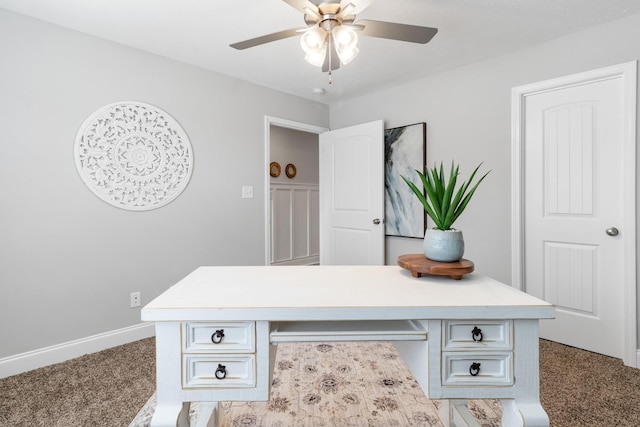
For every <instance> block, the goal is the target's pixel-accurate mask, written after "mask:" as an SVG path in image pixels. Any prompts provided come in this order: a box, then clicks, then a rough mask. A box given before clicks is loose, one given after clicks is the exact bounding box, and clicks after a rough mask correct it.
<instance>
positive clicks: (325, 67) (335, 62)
mask: <svg viewBox="0 0 640 427" xmlns="http://www.w3.org/2000/svg"><path fill="white" fill-rule="evenodd" d="M329 56H331V71H335V70H337V69H338V68H340V58H339V57H338V52H336V50H335V49H334V47H333V46H329V55H327V57H326V58H325V60H324V64H322V72H323V73H326V72H327V71H329Z"/></svg>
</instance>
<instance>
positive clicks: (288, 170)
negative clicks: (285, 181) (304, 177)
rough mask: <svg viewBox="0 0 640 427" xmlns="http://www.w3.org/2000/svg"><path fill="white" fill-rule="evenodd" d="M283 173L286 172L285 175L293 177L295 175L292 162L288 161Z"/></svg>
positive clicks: (295, 171)
mask: <svg viewBox="0 0 640 427" xmlns="http://www.w3.org/2000/svg"><path fill="white" fill-rule="evenodd" d="M284 173H286V174H287V177H289V178H293V177H295V176H296V173H297V170H296V167H295V165H294V164H293V163H289V164H288V165H287V167H286V168H284Z"/></svg>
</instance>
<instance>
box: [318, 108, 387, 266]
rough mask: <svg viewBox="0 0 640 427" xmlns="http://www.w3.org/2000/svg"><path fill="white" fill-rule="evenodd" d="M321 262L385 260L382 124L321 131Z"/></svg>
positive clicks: (372, 262) (366, 263) (367, 124)
mask: <svg viewBox="0 0 640 427" xmlns="http://www.w3.org/2000/svg"><path fill="white" fill-rule="evenodd" d="M319 143H320V264H333V265H383V264H384V223H383V222H384V217H383V215H384V124H383V122H382V120H379V121H375V122H370V123H365V124H361V125H357V126H352V127H348V128H344V129H338V130H334V131H330V132H325V133H323V134H320V141H319Z"/></svg>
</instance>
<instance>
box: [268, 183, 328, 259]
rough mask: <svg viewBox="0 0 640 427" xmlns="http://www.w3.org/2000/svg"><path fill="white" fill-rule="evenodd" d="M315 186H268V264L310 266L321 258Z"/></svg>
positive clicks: (276, 184)
mask: <svg viewBox="0 0 640 427" xmlns="http://www.w3.org/2000/svg"><path fill="white" fill-rule="evenodd" d="M319 200H320V199H319V189H318V185H317V184H284V183H282V184H281V183H274V184H271V264H272V265H309V264H317V263H318V262H319V259H320V244H319V242H320V238H319V235H320V201H319Z"/></svg>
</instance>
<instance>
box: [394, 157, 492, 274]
mask: <svg viewBox="0 0 640 427" xmlns="http://www.w3.org/2000/svg"><path fill="white" fill-rule="evenodd" d="M480 166H482V163H480V164H479V165H478V166H477V167H476V168H475V169H474V171H473V173H472V174H471V176H470V177H469V180H468V181H466V182H463V183H462V185H461V186H460V188H458V190H457V191H456V184H457V179H458V174H459V172H458V169H459V167H458V165H454V163H453V161H452V162H451V170H450V172H449V179H448V180H447V177H446V176H445V173H444V167H443V166H442V163H440V168H439V169H438V167H437V166H436V165H434V167H433V169H426V171H425V172H426V173H424V174H423V173H422V172H420V171H419V170H416V172H417V173H418V176H419V177H420V180H421V181H422V186H423V188H424V192H425V193H426V197H425V195H424V194H423V192H422V191H421V190H420V189H419V188H418V186H417V185H415V184H414V183H413V182H412V181H410V180H409V179H407V178H406V177H404V176H402V179H403V180H404V182H406V183H407V185H408V186H409V187H410V188H411V190H412V191H413V193H414V194H415V195H416V197H418V200H420V203H422V206H424V210H425V211H426V213H427V215H428V216H429V218H431V219H432V220H433V222H434V224H435V227H433V228H427V230H426V231H425V235H424V254H425V256H426V257H427V258H429V259H432V260H434V261H441V262H455V261H459V260H460V259H461V258H462V255H463V254H464V240H463V238H462V231H460V230H456V229H455V228H453V224H454V222H455V221H456V220H457V219H458V217H459V216H460V215H461V214H462V212H464V210H465V208H466V207H467V205H468V204H469V201H470V200H471V197H473V193H475V191H476V189H477V188H478V186H479V185H480V183H481V182H482V181H483V180H484V179H485V177H486V176H487V175H488V174H489V172H491V171H489V172H487V173H485V174H484V175H483V176H482V178H480V179H479V180H478V182H477V183H476V184H475V185H474V186H473V187H471V188H470V185H471V183H472V181H473V178H474V177H475V175H476V173H477V172H478V169H480Z"/></svg>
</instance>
